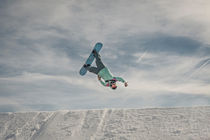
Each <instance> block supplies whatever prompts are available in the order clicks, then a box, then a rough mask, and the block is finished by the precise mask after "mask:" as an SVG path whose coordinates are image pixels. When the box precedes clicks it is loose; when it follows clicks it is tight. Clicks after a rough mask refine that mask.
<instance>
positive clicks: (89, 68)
mask: <svg viewBox="0 0 210 140" xmlns="http://www.w3.org/2000/svg"><path fill="white" fill-rule="evenodd" d="M86 69H87V70H88V71H89V72H91V73H94V74H98V72H99V71H100V69H98V68H96V67H90V66H89V67H87V68H86Z"/></svg>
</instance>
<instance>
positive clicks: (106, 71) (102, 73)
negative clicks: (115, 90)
mask: <svg viewBox="0 0 210 140" xmlns="http://www.w3.org/2000/svg"><path fill="white" fill-rule="evenodd" d="M98 75H99V76H100V77H101V78H102V79H103V80H104V82H103V81H102V80H100V82H101V84H102V85H103V86H108V84H109V80H112V79H116V80H117V81H120V82H122V83H125V80H124V79H123V78H121V77H113V76H112V74H111V72H110V71H109V69H108V68H107V67H105V68H103V69H102V70H100V71H99V73H98Z"/></svg>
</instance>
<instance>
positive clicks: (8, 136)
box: [0, 106, 210, 140]
mask: <svg viewBox="0 0 210 140" xmlns="http://www.w3.org/2000/svg"><path fill="white" fill-rule="evenodd" d="M46 139H50V140H58V139H59V140H101V139H104V140H109V139H110V140H113V139H114V140H115V139H116V140H118V139H120V140H139V139H149V140H156V139H177V140H189V139H192V140H203V139H210V106H206V107H205V106H203V107H188V108H186V107H180V108H149V109H104V110H83V111H56V112H25V113H0V140H46Z"/></svg>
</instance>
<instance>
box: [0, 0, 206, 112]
mask: <svg viewBox="0 0 210 140" xmlns="http://www.w3.org/2000/svg"><path fill="white" fill-rule="evenodd" d="M209 6H210V2H208V1H205V2H204V1H196V2H193V3H192V2H191V0H186V1H180V0H175V1H167V0H160V1H150V0H149V1H144V0H140V1H139V0H132V1H124V0H117V1H111V0H108V1H106V2H103V1H97V0H90V1H85V0H80V1H67V0H62V1H56V0H53V1H51V0H50V1H49V0H44V1H41V0H36V1H28V0H18V1H3V2H2V3H1V5H0V18H1V20H0V49H1V51H0V111H21V110H56V109H78V108H103V107H143V106H179V105H209V104H210V100H209V96H210V92H209V91H210V88H209V84H210V78H209V76H208V75H209V74H210V71H209V67H210V66H209V63H210V59H209V58H210V55H209V54H210V42H209V38H210V36H209V34H210V28H209V22H210V14H209V13H210V11H209ZM99 41H100V42H102V43H103V44H104V47H103V49H102V50H101V56H102V60H103V62H104V63H105V64H106V66H107V67H108V68H110V70H111V71H112V73H113V74H114V75H116V76H122V77H124V78H125V79H126V80H127V81H128V82H129V87H127V88H123V85H122V84H121V85H119V88H118V90H116V91H112V90H111V89H108V88H105V87H102V86H101V85H100V83H99V82H98V81H97V78H96V76H95V75H92V74H90V73H88V74H87V75H85V76H84V77H82V76H80V75H79V74H78V71H79V69H80V67H81V66H82V65H83V63H84V62H85V59H86V57H87V56H88V55H89V53H90V51H91V49H92V47H93V46H94V45H95V43H96V42H99ZM174 100H175V101H177V102H175V101H174ZM184 100H188V103H186V104H185V103H184Z"/></svg>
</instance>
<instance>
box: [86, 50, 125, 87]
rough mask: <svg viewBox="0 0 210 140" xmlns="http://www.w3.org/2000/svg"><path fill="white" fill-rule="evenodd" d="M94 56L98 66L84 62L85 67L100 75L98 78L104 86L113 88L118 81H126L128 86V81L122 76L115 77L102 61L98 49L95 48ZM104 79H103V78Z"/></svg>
mask: <svg viewBox="0 0 210 140" xmlns="http://www.w3.org/2000/svg"><path fill="white" fill-rule="evenodd" d="M92 53H93V56H94V57H95V58H96V66H97V67H93V66H91V65H90V64H84V67H85V68H86V69H87V70H88V71H89V72H91V73H94V74H96V75H98V80H99V81H100V83H101V84H102V85H103V86H106V87H110V88H112V89H116V88H117V84H116V82H117V81H120V82H122V83H124V85H125V87H127V86H128V83H127V82H126V81H125V80H124V79H123V78H121V77H113V76H112V74H111V73H110V71H109V69H108V68H107V67H106V66H105V65H104V64H103V62H102V61H101V56H100V55H99V54H98V52H97V51H95V50H93V52H92ZM102 79H103V80H102Z"/></svg>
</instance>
